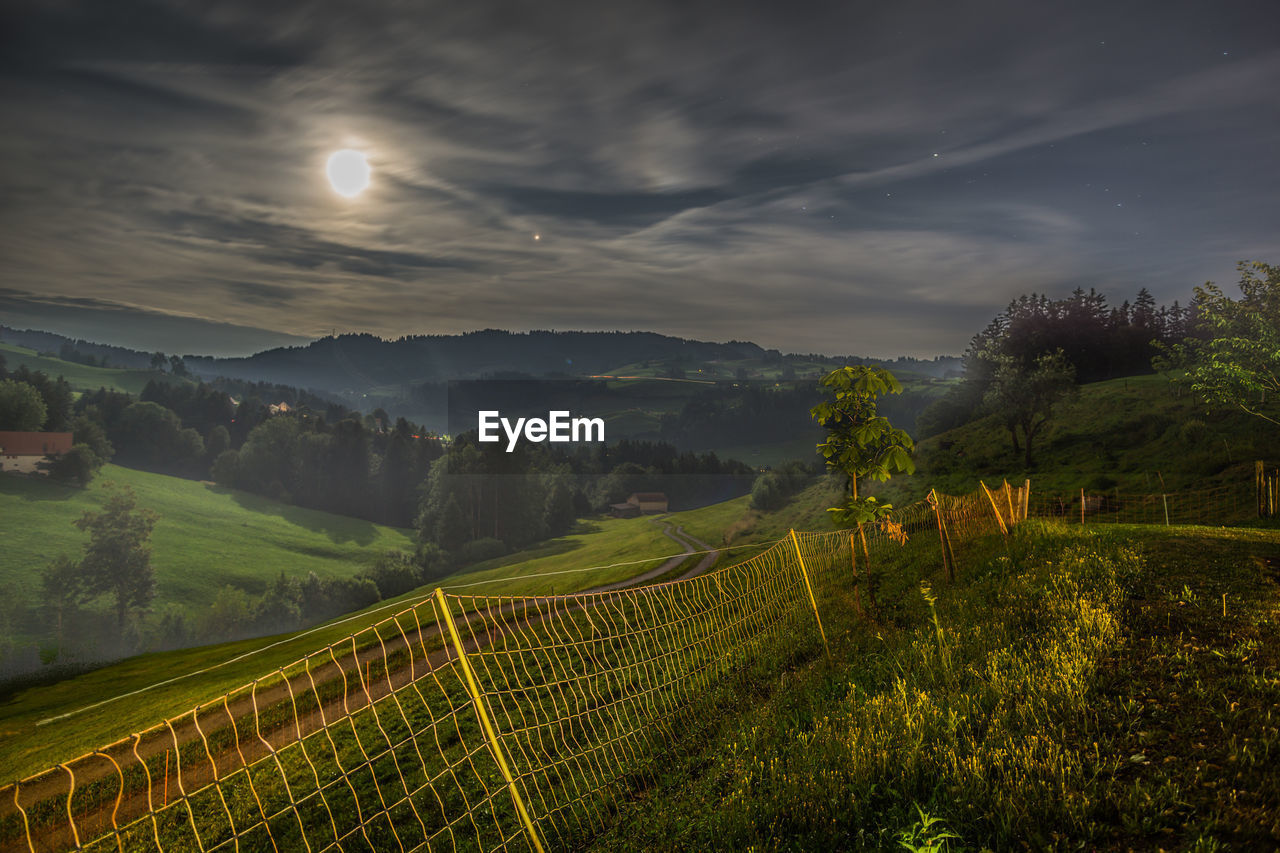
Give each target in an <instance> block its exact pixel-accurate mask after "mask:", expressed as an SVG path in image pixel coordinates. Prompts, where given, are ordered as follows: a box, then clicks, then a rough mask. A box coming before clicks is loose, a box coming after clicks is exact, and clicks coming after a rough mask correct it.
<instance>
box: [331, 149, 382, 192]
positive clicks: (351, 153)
mask: <svg viewBox="0 0 1280 853" xmlns="http://www.w3.org/2000/svg"><path fill="white" fill-rule="evenodd" d="M371 171H372V170H371V169H370V168H369V161H368V160H366V159H365V156H364V155H363V154H361V153H360V152H359V151H356V150H354V149H352V148H344V149H342V150H341V151H335V152H333V153H332V154H330V155H329V162H328V164H327V165H326V166H325V174H327V175H328V176H329V185H330V186H332V187H333V191H334V192H336V193H337V194H338V195H340V196H345V197H347V198H355V197H356V196H358V195H360V193H362V192H364V191H365V190H366V189H367V188H368V186H369V174H370V172H371Z"/></svg>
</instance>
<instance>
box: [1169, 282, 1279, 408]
mask: <svg viewBox="0 0 1280 853" xmlns="http://www.w3.org/2000/svg"><path fill="white" fill-rule="evenodd" d="M1236 268H1237V269H1238V270H1239V271H1240V292H1241V298H1240V299H1239V300H1235V299H1231V298H1230V297H1228V296H1227V295H1226V294H1224V293H1223V292H1222V289H1221V288H1220V287H1218V286H1217V285H1215V284H1214V283H1213V282H1211V281H1210V282H1206V283H1205V285H1204V287H1197V288H1196V304H1197V308H1196V319H1197V320H1198V321H1199V324H1200V327H1201V329H1203V330H1204V331H1206V332H1207V333H1208V335H1207V338H1204V339H1201V338H1186V339H1184V340H1183V341H1182V343H1176V344H1171V345H1167V346H1161V347H1159V348H1160V349H1161V350H1162V355H1161V356H1158V357H1157V358H1156V359H1155V360H1154V361H1153V364H1154V366H1155V367H1156V368H1157V369H1158V370H1168V369H1170V368H1182V369H1184V370H1186V379H1185V381H1186V382H1188V383H1189V384H1190V386H1191V388H1192V390H1193V391H1196V392H1197V393H1198V394H1199V395H1200V396H1201V398H1202V399H1203V400H1204V401H1205V403H1207V404H1222V405H1227V406H1232V407H1234V408H1238V409H1240V410H1241V411H1244V412H1247V413H1248V414H1250V415H1253V416H1254V417H1257V418H1261V419H1262V420H1264V421H1267V422H1269V423H1272V424H1275V425H1276V426H1280V266H1273V265H1271V264H1267V263H1263V262H1262V261H1255V262H1252V263H1251V262H1249V261H1241V262H1240V263H1239V264H1237V265H1236Z"/></svg>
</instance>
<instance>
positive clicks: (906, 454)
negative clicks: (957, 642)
mask: <svg viewBox="0 0 1280 853" xmlns="http://www.w3.org/2000/svg"><path fill="white" fill-rule="evenodd" d="M821 384H822V386H823V387H824V388H830V389H831V390H832V391H833V392H834V399H832V400H827V401H824V402H822V403H819V404H818V405H816V406H814V407H813V408H812V409H811V410H810V414H811V415H813V417H814V418H816V419H817V421H818V423H819V424H821V425H822V426H824V427H826V429H827V440H826V441H825V442H823V443H822V444H819V445H818V451H819V452H820V453H821V454H822V455H823V456H824V457H825V458H826V460H827V465H828V466H830V467H831V468H834V469H835V470H837V471H839V472H840V473H842V474H843V475H844V476H845V478H846V480H847V483H848V492H847V494H846V496H845V499H844V502H843V503H842V504H840V505H839V506H834V507H831V508H830V509H828V510H827V512H829V513H831V520H832V522H833V523H835V524H836V525H838V526H840V527H847V526H849V525H857V528H858V538H859V539H860V540H861V543H862V554H863V557H864V558H865V559H866V566H867V594H868V597H869V598H870V600H871V604H872V605H873V606H874V605H875V578H874V576H873V575H872V574H871V553H870V550H869V549H868V547H867V537H866V533H865V532H864V531H863V525H864V524H866V523H867V522H872V521H879V520H884V522H885V524H889V521H888V518H887V514H888V512H889V510H890V509H892V506H891V505H890V504H880V503H878V502H877V501H876V499H875V498H873V497H865V498H864V497H860V496H859V495H858V480H859V479H865V478H867V477H870V478H871V479H873V480H879V481H881V482H884V481H885V480H888V479H889V478H890V477H891V476H893V474H895V473H907V474H910V473H911V472H913V471H915V467H916V466H915V463H914V462H913V461H912V460H911V451H912V450H913V449H914V445H913V443H912V441H911V436H909V435H907V433H906V432H905V431H904V430H901V429H897V428H896V427H894V426H893V425H892V424H890V423H889V419H888V418H885V417H881V416H880V415H878V414H876V398H877V397H879V396H880V395H881V394H900V393H902V384H901V383H899V382H898V380H897V379H896V378H894V375H893V374H892V373H890V372H889V371H887V370H885V369H884V368H883V367H869V366H867V365H852V366H848V367H841V368H838V369H836V370H833V371H832V372H831V373H829V374H827V375H826V376H825V377H823V379H822V381H821ZM899 532H900V528H899ZM852 544H853V543H852V542H850V546H852ZM851 550H852V548H851ZM853 571H854V583H855V584H857V577H858V575H857V565H856V562H855V565H854V570H853ZM854 595H855V599H854V600H855V601H856V602H857V607H858V610H859V611H861V609H862V598H861V595H860V593H859V592H858V589H857V587H856V586H855V588H854Z"/></svg>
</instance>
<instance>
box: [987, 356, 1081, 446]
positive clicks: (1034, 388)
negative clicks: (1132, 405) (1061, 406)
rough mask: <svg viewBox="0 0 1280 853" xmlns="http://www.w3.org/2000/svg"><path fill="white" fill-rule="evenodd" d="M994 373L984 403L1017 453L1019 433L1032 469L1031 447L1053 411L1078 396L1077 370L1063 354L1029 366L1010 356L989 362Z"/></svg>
mask: <svg viewBox="0 0 1280 853" xmlns="http://www.w3.org/2000/svg"><path fill="white" fill-rule="evenodd" d="M991 361H992V362H993V364H994V366H995V369H994V370H993V371H992V374H991V384H990V385H989V386H988V388H987V393H986V396H985V397H984V400H983V401H984V402H985V404H986V405H987V407H988V408H989V409H990V410H991V411H993V412H995V414H996V415H997V416H998V417H1000V419H1001V420H1003V421H1004V423H1005V426H1006V428H1007V429H1008V430H1009V433H1010V436H1011V437H1012V439H1013V452H1014V453H1017V452H1018V450H1019V448H1018V431H1019V430H1021V431H1022V448H1021V449H1022V452H1023V461H1024V463H1025V464H1026V467H1027V468H1028V469H1030V468H1031V465H1032V462H1033V457H1032V444H1033V442H1034V441H1035V438H1036V436H1037V435H1038V434H1039V433H1040V430H1041V429H1043V428H1044V425H1045V424H1047V423H1048V422H1049V421H1050V420H1051V419H1052V418H1053V407H1054V406H1056V405H1057V404H1058V403H1059V402H1061V401H1063V400H1065V399H1067V398H1068V397H1071V396H1074V395H1075V394H1076V393H1077V390H1078V389H1077V387H1076V369H1075V366H1074V365H1072V364H1071V362H1069V361H1067V357H1066V355H1065V354H1064V353H1063V351H1062V350H1060V349H1059V350H1055V351H1054V352H1050V353H1043V354H1041V355H1038V356H1036V358H1035V359H1034V360H1033V361H1032V362H1031V363H1030V364H1029V365H1028V364H1026V363H1024V362H1022V361H1020V360H1019V359H1017V358H1015V357H1014V356H1011V355H997V356H993V357H992V358H991Z"/></svg>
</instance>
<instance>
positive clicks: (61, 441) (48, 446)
mask: <svg viewBox="0 0 1280 853" xmlns="http://www.w3.org/2000/svg"><path fill="white" fill-rule="evenodd" d="M70 449H71V433H69V432H17V431H12V430H0V453H3V454H4V455H5V456H45V455H46V454H49V453H66V452H67V451H68V450H70Z"/></svg>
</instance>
